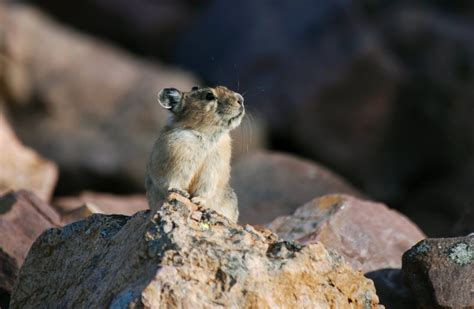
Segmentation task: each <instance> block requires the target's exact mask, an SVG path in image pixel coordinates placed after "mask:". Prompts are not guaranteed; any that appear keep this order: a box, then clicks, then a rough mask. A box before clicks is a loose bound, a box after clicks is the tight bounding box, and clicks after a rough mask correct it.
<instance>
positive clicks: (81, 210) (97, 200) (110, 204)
mask: <svg viewBox="0 0 474 309" xmlns="http://www.w3.org/2000/svg"><path fill="white" fill-rule="evenodd" d="M53 206H54V208H56V210H57V211H58V212H59V213H60V214H61V216H62V217H63V220H64V221H66V222H67V223H70V222H73V221H77V220H79V219H84V218H86V217H88V216H89V215H91V214H93V213H102V214H109V215H111V214H118V215H128V216H131V215H133V214H135V213H136V212H137V211H140V210H146V209H148V202H147V200H146V197H145V196H144V195H139V194H137V195H127V196H119V195H113V194H106V193H96V192H89V191H85V192H82V193H81V194H80V195H79V196H69V197H58V198H56V199H54V201H53Z"/></svg>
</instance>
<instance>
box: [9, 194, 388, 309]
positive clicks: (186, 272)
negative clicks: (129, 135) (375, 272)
mask: <svg viewBox="0 0 474 309" xmlns="http://www.w3.org/2000/svg"><path fill="white" fill-rule="evenodd" d="M38 306H40V307H65V306H67V307H83V308H103V307H111V308H129V307H145V308H167V307H173V308H222V307H226V308H362V307H363V308H378V307H379V306H378V298H377V295H376V294H375V290H374V287H373V283H372V281H371V280H368V279H366V278H365V277H364V276H363V275H362V274H361V273H360V272H357V271H354V270H353V269H352V268H351V267H350V266H349V265H348V264H346V263H345V262H344V261H343V259H342V258H341V257H340V256H339V255H337V254H336V253H334V252H332V251H328V250H326V249H325V248H324V246H323V245H322V244H321V243H317V244H312V245H309V246H301V245H299V244H297V243H293V242H289V241H284V240H281V239H278V238H277V237H276V235H274V234H272V233H271V232H269V231H268V230H267V231H257V230H255V229H254V228H252V227H251V226H249V225H247V226H245V227H242V226H240V225H236V224H233V223H230V222H229V221H228V220H227V219H226V218H224V217H222V216H220V215H218V214H217V213H215V212H214V211H212V210H208V209H203V208H199V207H197V206H196V205H193V204H191V203H190V202H189V201H188V200H186V199H184V198H182V197H178V196H176V195H174V196H171V197H170V201H169V202H167V203H165V204H163V207H162V208H161V210H159V211H157V212H156V213H151V212H150V211H143V212H139V213H137V214H135V215H134V216H132V217H127V216H118V215H97V214H96V215H93V216H91V217H89V218H87V219H85V220H82V221H79V222H75V223H73V224H70V225H68V226H66V227H64V228H61V229H51V230H49V231H47V232H45V233H44V234H43V235H41V236H40V237H39V238H38V239H37V241H36V242H35V244H34V245H33V247H32V249H31V251H30V253H29V255H28V258H27V260H26V262H25V264H24V265H23V267H22V269H21V270H20V275H19V278H18V280H17V282H16V285H15V290H14V293H13V294H12V302H11V307H12V308H25V307H38Z"/></svg>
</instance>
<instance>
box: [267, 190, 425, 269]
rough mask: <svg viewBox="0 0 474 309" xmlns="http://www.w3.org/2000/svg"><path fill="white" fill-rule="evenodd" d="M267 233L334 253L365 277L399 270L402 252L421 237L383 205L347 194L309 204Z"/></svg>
mask: <svg viewBox="0 0 474 309" xmlns="http://www.w3.org/2000/svg"><path fill="white" fill-rule="evenodd" d="M269 228H270V229H271V230H272V231H274V232H275V233H277V234H278V235H279V236H280V237H281V238H284V239H287V240H298V241H300V242H302V243H305V244H309V243H313V242H321V243H323V244H324V245H325V246H326V247H328V248H332V249H335V250H336V251H337V252H339V253H340V254H341V255H342V256H343V257H344V258H345V260H346V261H347V262H348V263H350V264H351V265H352V267H354V268H355V269H358V270H362V271H363V272H364V273H365V272H370V271H375V270H378V269H381V268H400V267H401V257H402V255H403V253H404V252H405V251H406V250H408V249H409V248H410V247H411V246H413V245H414V244H416V243H417V242H418V241H420V240H422V239H423V238H425V235H424V234H423V233H422V232H421V231H420V230H419V229H418V228H417V227H416V225H415V224H413V223H412V222H411V221H410V220H409V219H407V218H406V217H405V216H403V215H402V214H400V213H398V212H397V211H395V210H391V209H389V208H388V207H387V206H385V205H383V204H380V203H374V202H369V201H364V200H359V199H356V198H354V197H351V196H347V195H328V196H323V197H321V198H317V199H314V200H312V201H311V202H309V203H307V204H305V205H304V206H301V207H300V208H298V209H297V210H296V211H295V213H294V214H293V215H291V216H286V217H280V218H277V219H275V220H274V221H273V222H271V223H270V224H269Z"/></svg>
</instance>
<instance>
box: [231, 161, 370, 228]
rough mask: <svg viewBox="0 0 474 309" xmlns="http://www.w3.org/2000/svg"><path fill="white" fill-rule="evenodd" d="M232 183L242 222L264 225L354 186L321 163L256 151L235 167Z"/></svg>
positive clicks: (352, 188)
mask: <svg viewBox="0 0 474 309" xmlns="http://www.w3.org/2000/svg"><path fill="white" fill-rule="evenodd" d="M231 185H232V187H233V188H234V190H235V192H236V193H237V196H238V198H239V210H240V219H239V221H240V222H241V223H249V224H262V223H267V222H269V221H271V220H273V219H275V218H276V217H278V216H282V215H289V214H291V213H293V212H294V211H295V210H296V208H298V207H299V206H301V205H302V204H303V203H306V202H308V201H310V200H312V199H313V198H315V197H317V196H322V195H326V194H331V193H345V194H351V195H356V196H361V195H362V194H361V193H359V192H358V191H357V190H356V189H355V188H354V187H352V186H351V185H350V184H348V183H347V182H345V181H344V179H342V178H341V177H339V176H337V175H336V174H334V173H332V172H331V171H329V170H328V169H326V168H324V167H322V166H321V165H319V164H317V163H314V162H311V161H308V160H304V159H301V158H298V157H296V156H292V155H289V154H284V153H278V152H254V153H251V154H249V155H248V156H245V157H242V158H241V159H239V160H238V161H237V162H236V164H234V166H233V167H232V177H231Z"/></svg>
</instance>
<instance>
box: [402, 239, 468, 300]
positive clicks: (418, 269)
mask: <svg viewBox="0 0 474 309" xmlns="http://www.w3.org/2000/svg"><path fill="white" fill-rule="evenodd" d="M403 276H404V278H405V281H406V283H407V284H408V286H409V287H410V288H411V290H412V292H413V294H414V295H415V299H416V300H417V302H418V305H419V306H420V307H421V308H474V293H473V292H474V280H473V279H474V235H471V236H466V237H456V238H428V239H425V240H423V241H421V242H419V243H418V244H416V246H414V247H413V248H411V249H410V250H409V251H407V252H406V253H405V254H404V255H403Z"/></svg>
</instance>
